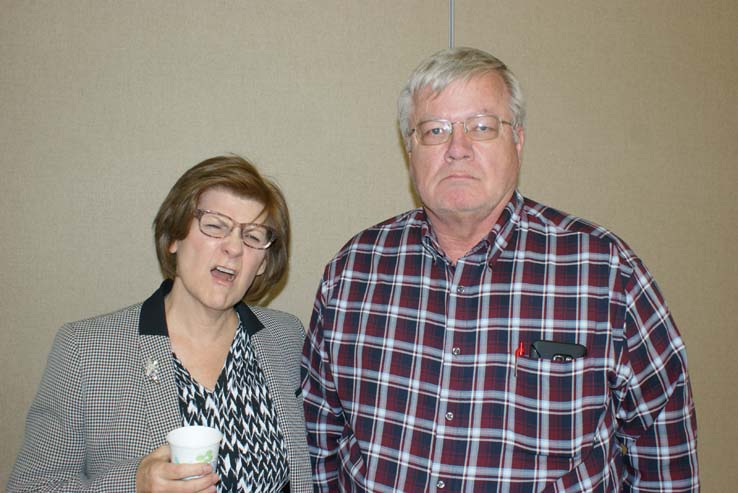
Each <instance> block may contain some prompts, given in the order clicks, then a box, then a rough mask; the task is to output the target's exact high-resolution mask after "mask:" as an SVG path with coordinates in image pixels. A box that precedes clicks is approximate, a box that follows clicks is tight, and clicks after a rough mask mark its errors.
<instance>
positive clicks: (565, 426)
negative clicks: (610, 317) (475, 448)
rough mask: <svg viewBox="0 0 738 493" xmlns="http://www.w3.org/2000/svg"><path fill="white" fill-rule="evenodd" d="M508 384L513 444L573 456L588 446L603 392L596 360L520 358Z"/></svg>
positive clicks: (541, 452) (603, 399)
mask: <svg viewBox="0 0 738 493" xmlns="http://www.w3.org/2000/svg"><path fill="white" fill-rule="evenodd" d="M512 386H513V388H514V392H512V393H510V394H509V398H510V402H509V403H508V413H507V418H506V419H507V421H506V423H505V429H506V432H507V434H508V439H509V440H510V441H512V443H513V444H514V446H515V447H516V448H518V449H522V450H523V451H525V452H527V453H530V454H535V455H545V456H550V457H552V458H553V457H559V458H567V459H576V458H577V457H580V456H581V455H582V453H583V451H584V450H585V449H587V448H589V447H591V445H592V443H593V440H594V435H595V433H596V430H597V425H598V422H599V420H600V418H601V417H602V415H603V412H604V409H605V402H606V394H607V387H606V383H605V378H604V372H602V371H601V370H600V371H598V369H597V368H596V367H595V359H593V358H587V357H584V358H578V359H576V360H574V361H551V360H547V359H534V358H526V357H520V358H519V359H518V361H517V376H515V377H513V380H512Z"/></svg>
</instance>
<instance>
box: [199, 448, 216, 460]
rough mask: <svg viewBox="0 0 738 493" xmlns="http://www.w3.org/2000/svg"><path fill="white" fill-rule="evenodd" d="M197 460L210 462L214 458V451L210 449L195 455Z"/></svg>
mask: <svg viewBox="0 0 738 493" xmlns="http://www.w3.org/2000/svg"><path fill="white" fill-rule="evenodd" d="M195 460H196V461H197V462H210V461H212V460H213V451H212V450H208V451H207V452H205V453H204V454H201V455H198V456H196V457H195Z"/></svg>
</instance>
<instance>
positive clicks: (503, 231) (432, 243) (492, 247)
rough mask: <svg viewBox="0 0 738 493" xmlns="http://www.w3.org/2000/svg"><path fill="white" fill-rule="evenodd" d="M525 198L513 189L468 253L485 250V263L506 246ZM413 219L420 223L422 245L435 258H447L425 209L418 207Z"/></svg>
mask: <svg viewBox="0 0 738 493" xmlns="http://www.w3.org/2000/svg"><path fill="white" fill-rule="evenodd" d="M524 204H525V199H524V198H523V196H522V195H521V194H520V192H519V191H518V190H515V192H514V193H513V195H512V197H511V198H510V201H509V202H508V203H507V205H506V206H505V208H504V209H503V211H502V213H501V214H500V217H499V218H498V219H497V222H496V223H495V225H494V226H492V229H491V230H490V232H489V234H487V236H485V237H484V238H482V239H481V240H480V241H479V243H477V244H476V245H475V246H474V247H473V248H472V249H471V250H470V251H469V253H468V255H472V254H474V253H476V252H479V251H480V250H482V249H483V250H485V251H486V258H487V263H488V264H491V263H492V262H493V261H494V259H495V258H497V257H498V256H499V254H500V253H501V252H502V251H503V250H504V249H505V248H506V247H507V244H508V243H509V241H510V238H511V236H512V233H513V231H514V230H515V228H516V227H517V225H518V224H519V223H520V217H521V215H522V211H523V206H524ZM415 219H416V220H417V221H418V222H419V223H420V233H421V237H422V243H423V246H424V247H425V248H426V249H428V250H429V251H430V252H431V254H432V255H433V256H434V257H435V258H439V257H440V258H444V259H445V258H447V257H446V255H445V254H444V253H443V251H442V250H441V247H440V246H439V245H438V241H437V239H436V235H435V233H434V232H433V228H432V227H431V224H430V221H429V220H428V215H427V213H426V212H425V209H422V208H421V209H418V213H417V215H416V216H415Z"/></svg>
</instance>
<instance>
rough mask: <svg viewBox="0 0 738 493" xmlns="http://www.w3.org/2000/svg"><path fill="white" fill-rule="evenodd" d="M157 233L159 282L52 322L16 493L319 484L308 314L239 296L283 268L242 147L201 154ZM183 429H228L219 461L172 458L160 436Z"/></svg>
mask: <svg viewBox="0 0 738 493" xmlns="http://www.w3.org/2000/svg"><path fill="white" fill-rule="evenodd" d="M154 235H155V241H156V252H157V257H158V259H159V265H160V267H161V271H162V273H163V275H164V277H165V281H164V282H163V283H162V285H161V286H160V287H159V289H158V290H157V291H156V292H155V293H154V294H153V295H152V296H151V297H150V298H149V299H147V300H146V301H144V302H143V303H139V304H136V305H133V306H130V307H128V308H124V309H122V310H120V311H118V312H115V313H112V314H108V315H103V316H99V317H95V318H91V319H87V320H82V321H79V322H75V323H72V324H67V325H65V326H64V327H62V328H61V330H60V331H59V334H58V335H57V338H56V341H55V343H54V347H53V349H52V351H51V354H50V356H49V362H48V366H47V369H46V372H45V374H44V377H43V380H42V383H41V386H40V389H39V392H38V395H37V396H36V398H35V400H34V402H33V404H32V405H31V409H30V411H29V415H28V421H27V426H26V437H25V442H24V445H23V449H22V450H21V453H20V455H19V457H18V459H17V462H16V464H15V468H14V470H13V473H12V475H11V478H10V481H9V483H8V491H11V492H15V491H34V492H38V491H68V492H75V493H80V492H85V491H146V492H149V491H151V492H155V491H168V492H171V491H179V492H215V491H223V492H225V491H249V492H272V491H292V492H296V491H298V492H299V491H312V486H311V479H310V463H309V458H308V453H307V444H306V441H305V430H304V421H303V416H302V403H301V399H302V397H301V395H300V394H299V385H300V354H301V348H302V340H303V337H304V335H303V328H302V324H301V323H300V322H299V321H298V319H297V318H295V317H294V316H292V315H289V314H287V313H282V312H278V311H274V310H269V309H265V308H260V307H256V306H249V305H246V304H245V303H244V300H248V301H256V300H260V299H263V298H264V297H265V296H266V295H267V294H269V292H270V289H271V288H272V287H273V286H274V285H275V284H276V283H277V282H278V281H279V279H280V278H281V277H282V276H283V274H284V273H285V270H286V266H287V257H288V250H287V248H288V243H289V217H288V212H287V206H286V204H285V201H284V198H283V196H282V194H281V192H280V191H279V189H278V188H277V187H276V186H275V185H274V184H273V183H271V182H270V181H268V180H266V179H264V178H263V177H262V176H261V175H260V174H259V172H258V171H257V170H256V169H255V168H254V167H253V166H252V165H251V164H250V163H248V162H247V161H245V160H244V159H242V158H240V157H238V156H221V157H215V158H212V159H208V160H206V161H203V162H201V163H200V164H198V165H196V166H194V167H193V168H191V169H190V170H188V171H187V172H186V173H185V174H184V175H183V176H182V177H181V178H180V179H179V180H178V181H177V183H176V184H175V185H174V187H173V188H172V189H171V191H170V192H169V195H168V196H167V197H166V199H165V200H164V202H163V203H162V205H161V207H160V208H159V212H158V214H157V216H156V219H155V220H154ZM184 424H201V425H207V426H212V427H215V428H218V429H219V430H220V431H221V432H222V433H223V435H224V438H223V440H222V442H221V448H220V457H219V461H218V467H217V469H218V470H217V471H211V470H210V466H209V465H206V464H172V463H170V462H169V449H168V446H167V445H162V444H164V443H165V436H166V434H167V433H168V432H169V431H171V430H173V429H174V428H177V427H179V426H182V425H184ZM190 476H200V477H198V478H195V479H190V480H187V481H183V480H182V478H186V477H190Z"/></svg>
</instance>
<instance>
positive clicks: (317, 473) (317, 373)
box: [302, 284, 344, 493]
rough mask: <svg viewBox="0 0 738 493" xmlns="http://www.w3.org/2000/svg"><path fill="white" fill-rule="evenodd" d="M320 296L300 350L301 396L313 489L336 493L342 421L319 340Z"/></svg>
mask: <svg viewBox="0 0 738 493" xmlns="http://www.w3.org/2000/svg"><path fill="white" fill-rule="evenodd" d="M323 285H324V284H321V286H323ZM322 293H323V291H322V289H321V290H320V291H319V292H318V295H317V296H316V300H315V304H314V307H313V314H312V317H311V320H310V328H309V330H308V333H307V337H306V339H305V345H304V348H303V357H302V393H303V397H304V399H303V403H304V409H305V424H306V426H307V442H308V449H309V451H310V460H311V462H312V466H313V485H314V487H315V491H316V492H318V491H319V492H325V493H328V492H333V491H339V490H340V488H339V486H338V467H339V463H338V447H339V440H340V438H341V433H342V432H343V428H344V420H343V412H342V409H341V404H340V400H339V399H338V395H337V393H336V388H335V386H334V384H333V376H332V374H331V369H330V357H329V354H328V351H327V349H326V347H325V343H324V339H323V310H324V309H325V303H324V297H323V294H322Z"/></svg>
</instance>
